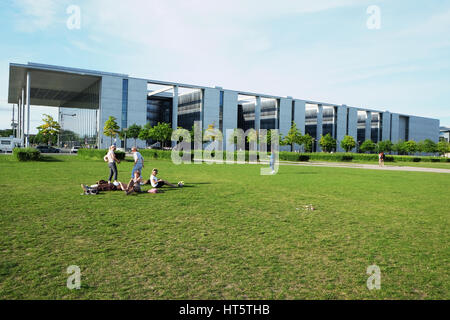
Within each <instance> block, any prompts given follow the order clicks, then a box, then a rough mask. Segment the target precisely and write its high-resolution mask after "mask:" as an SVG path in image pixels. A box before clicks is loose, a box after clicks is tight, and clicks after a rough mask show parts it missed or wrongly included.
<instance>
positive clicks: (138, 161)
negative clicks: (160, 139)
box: [131, 147, 144, 178]
mask: <svg viewBox="0 0 450 320" xmlns="http://www.w3.org/2000/svg"><path fill="white" fill-rule="evenodd" d="M131 152H132V153H133V158H134V167H133V170H132V171H131V178H134V172H135V171H139V175H140V176H142V169H143V168H144V158H143V157H142V155H141V153H140V152H138V151H137V148H136V147H133V148H131Z"/></svg>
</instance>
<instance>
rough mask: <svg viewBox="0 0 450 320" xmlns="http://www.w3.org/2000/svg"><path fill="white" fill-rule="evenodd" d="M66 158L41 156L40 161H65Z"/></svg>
mask: <svg viewBox="0 0 450 320" xmlns="http://www.w3.org/2000/svg"><path fill="white" fill-rule="evenodd" d="M63 161H64V160H61V159H58V158H56V157H53V156H41V158H40V159H39V162H63Z"/></svg>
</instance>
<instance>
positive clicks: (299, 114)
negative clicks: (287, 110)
mask: <svg viewBox="0 0 450 320" xmlns="http://www.w3.org/2000/svg"><path fill="white" fill-rule="evenodd" d="M305 109H306V103H305V101H302V100H294V122H295V124H296V125H297V128H298V130H299V131H300V132H301V134H303V135H304V134H305V133H306V132H305ZM299 149H300V146H298V145H295V150H299Z"/></svg>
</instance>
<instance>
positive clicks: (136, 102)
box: [125, 78, 147, 148]
mask: <svg viewBox="0 0 450 320" xmlns="http://www.w3.org/2000/svg"><path fill="white" fill-rule="evenodd" d="M146 123H147V80H142V79H133V78H130V79H128V108H127V128H129V127H130V126H131V125H133V124H137V125H139V126H144V125H145V124H146ZM125 144H126V145H127V146H128V147H131V146H134V139H127V141H126V143H125ZM136 146H137V147H138V148H145V147H146V142H145V141H143V140H139V139H137V140H136Z"/></svg>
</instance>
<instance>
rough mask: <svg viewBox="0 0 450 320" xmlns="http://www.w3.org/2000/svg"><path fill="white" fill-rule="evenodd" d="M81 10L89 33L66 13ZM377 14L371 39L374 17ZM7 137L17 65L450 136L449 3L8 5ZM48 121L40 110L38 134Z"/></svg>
mask: <svg viewBox="0 0 450 320" xmlns="http://www.w3.org/2000/svg"><path fill="white" fill-rule="evenodd" d="M70 5H77V6H79V8H80V10H81V28H80V29H73V30H70V29H69V28H67V25H66V22H67V19H68V18H69V16H70V15H69V14H67V12H66V10H67V8H68V7H69V6H70ZM371 5H376V6H378V7H379V9H380V13H381V15H380V23H381V25H380V29H369V28H368V27H367V20H368V19H369V17H370V14H368V13H367V8H368V7H369V6H371ZM0 21H1V22H0V24H1V28H0V38H1V39H2V41H1V42H2V44H1V50H0V84H1V85H0V128H7V127H9V125H10V119H11V106H10V105H8V104H7V103H6V100H7V90H8V66H9V63H10V62H17V63H27V62H28V61H32V62H39V63H47V64H56V65H63V66H70V67H79V68H88V69H95V70H102V71H110V72H118V73H126V74H129V75H131V76H135V77H144V78H150V79H160V80H168V81H179V82H185V83H193V84H200V85H207V86H216V85H217V86H222V87H224V88H228V89H239V90H245V91H253V92H258V93H267V94H274V95H280V96H293V97H295V98H299V99H302V98H303V99H311V100H317V101H325V102H330V103H337V104H347V105H350V106H355V107H367V108H372V109H380V110H390V111H392V112H399V113H407V114H414V115H420V116H425V117H434V118H439V119H440V120H441V125H447V126H450V1H443V0H430V1H404V0H396V1H393V0H391V1H387V0H385V1H365V0H358V1H356V0H341V1H337V0H322V1H320V0H319V1H303V0H297V1H284V0H278V1H261V0H260V1H253V0H252V1H235V0H228V1H202V0H196V1H189V0H183V1H170V0H164V1H133V0H128V1H118V0H98V1H76V0H71V1H64V0H58V1H54V0H39V1H34V0H6V1H5V0H4V1H2V2H1V3H0ZM43 112H46V113H52V114H55V109H49V108H38V107H36V108H34V109H33V112H32V128H34V127H36V126H37V125H38V123H39V121H40V118H41V114H42V113H43Z"/></svg>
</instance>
